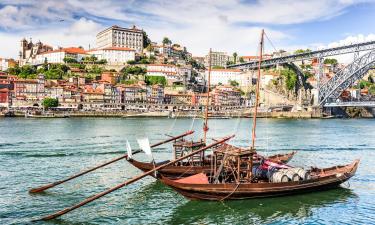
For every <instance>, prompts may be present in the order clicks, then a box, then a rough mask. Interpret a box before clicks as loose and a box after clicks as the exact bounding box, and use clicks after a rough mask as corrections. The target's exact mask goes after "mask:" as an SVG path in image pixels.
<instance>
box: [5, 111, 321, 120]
mask: <svg viewBox="0 0 375 225" xmlns="http://www.w3.org/2000/svg"><path fill="white" fill-rule="evenodd" d="M53 114H54V115H56V117H61V116H62V115H69V117H104V118H105V117H108V118H112V117H115V118H116V117H117V118H140V117H169V118H203V113H202V112H191V111H179V112H173V113H172V112H168V111H163V112H126V111H108V112H106V111H100V112H99V111H73V112H53ZM0 116H3V117H4V116H5V115H4V114H1V115H0ZM8 116H10V117H25V112H23V111H13V112H12V113H11V114H10V115H8ZM252 116H253V113H252V112H250V110H245V111H232V112H225V113H221V112H210V114H209V117H210V118H216V119H228V118H239V117H241V118H248V117H252ZM257 117H258V118H290V119H313V118H323V116H322V115H321V114H320V113H319V112H306V111H303V112H300V111H298V112H258V113H257ZM49 118H53V117H49Z"/></svg>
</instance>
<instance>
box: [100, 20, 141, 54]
mask: <svg viewBox="0 0 375 225" xmlns="http://www.w3.org/2000/svg"><path fill="white" fill-rule="evenodd" d="M143 38H144V37H143V30H141V29H138V28H137V27H136V26H133V27H131V28H123V27H119V26H116V25H115V26H111V27H109V28H107V29H105V30H103V31H101V32H99V33H98V34H97V35H96V47H97V48H98V49H104V48H109V47H121V48H131V49H134V50H135V51H136V52H137V53H142V51H143V47H144V46H143Z"/></svg>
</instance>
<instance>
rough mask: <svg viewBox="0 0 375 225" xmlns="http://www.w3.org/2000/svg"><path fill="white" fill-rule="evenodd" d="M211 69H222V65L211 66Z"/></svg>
mask: <svg viewBox="0 0 375 225" xmlns="http://www.w3.org/2000/svg"><path fill="white" fill-rule="evenodd" d="M212 69H224V66H213V67H212Z"/></svg>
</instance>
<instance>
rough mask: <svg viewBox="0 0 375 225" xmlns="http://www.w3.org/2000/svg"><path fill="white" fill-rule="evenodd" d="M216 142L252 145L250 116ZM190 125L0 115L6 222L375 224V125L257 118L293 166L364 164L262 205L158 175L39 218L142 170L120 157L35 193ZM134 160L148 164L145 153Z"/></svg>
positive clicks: (0, 192) (215, 132) (157, 152)
mask: <svg viewBox="0 0 375 225" xmlns="http://www.w3.org/2000/svg"><path fill="white" fill-rule="evenodd" d="M209 123H210V130H209V137H223V136H225V135H229V134H233V133H235V134H236V137H235V138H234V139H233V140H232V141H231V143H233V144H236V145H238V146H248V145H249V141H250V140H249V138H250V136H251V132H250V130H251V120H250V119H242V120H238V119H228V120H210V122H209ZM191 127H193V129H195V130H196V134H195V135H193V137H195V138H198V137H201V130H202V128H201V127H202V120H195V121H193V120H191V119H178V120H174V119H156V118H144V119H141V118H138V119H121V118H111V119H105V118H95V119H94V118H68V119H24V118H0V224H3V225H5V224H375V129H374V128H375V120H371V119H369V120H367V119H351V120H344V119H341V120H340V119H338V120H336V119H333V120H283V119H259V122H258V126H257V129H258V130H257V148H258V151H259V152H261V153H262V154H264V155H272V154H276V153H285V152H289V151H291V150H298V153H297V155H296V156H295V157H294V158H293V160H292V161H291V162H290V164H291V165H294V166H321V167H328V166H331V165H336V164H348V163H350V162H352V161H353V160H354V159H357V158H360V159H361V163H360V166H359V169H358V171H357V174H356V176H354V177H353V178H352V179H351V180H350V181H349V182H347V183H345V184H343V185H342V187H341V188H338V189H335V190H330V191H324V192H317V193H310V194H305V195H295V196H288V197H277V198H268V199H256V200H241V201H225V202H205V201H190V200H187V199H185V198H184V197H182V196H180V195H179V194H177V193H176V192H175V191H173V190H172V189H171V188H169V187H166V186H164V185H163V184H161V183H160V182H157V181H156V180H155V179H153V178H150V177H148V178H145V179H143V180H140V181H139V182H136V183H134V184H131V185H129V186H128V187H124V188H122V189H120V190H118V191H115V192H113V193H111V194H109V195H107V196H105V197H103V198H101V199H99V200H97V201H94V202H92V203H90V204H88V205H86V206H84V207H82V208H80V209H77V210H74V211H72V212H71V213H69V214H66V215H64V216H62V217H60V218H59V219H55V220H52V221H50V222H37V223H31V222H30V221H31V220H33V219H37V218H38V217H39V216H41V215H46V214H48V213H52V212H54V211H56V210H60V209H62V208H64V207H67V206H70V205H72V204H74V203H77V202H79V201H81V200H83V199H84V198H86V197H89V196H91V195H93V194H95V193H98V192H100V191H103V190H105V189H106V188H109V187H113V186H115V185H116V184H119V183H121V182H122V181H124V180H126V179H128V178H131V177H133V176H134V175H137V174H140V173H141V172H140V171H139V170H137V169H136V168H134V167H132V166H131V165H130V164H129V163H127V162H126V161H119V162H117V163H115V164H112V165H110V166H108V167H105V168H102V169H99V170H96V171H95V172H93V173H90V174H88V175H86V176H83V177H81V178H78V179H75V180H72V181H70V182H67V183H65V184H62V185H59V186H57V187H55V188H52V189H50V190H48V191H46V192H44V193H43V194H29V193H28V189H30V188H32V187H36V186H40V185H42V184H45V183H49V182H52V181H55V180H58V179H62V178H65V177H66V176H69V175H72V174H74V173H76V172H79V171H80V170H82V169H84V168H88V167H90V166H94V165H96V164H99V163H100V162H105V161H106V160H110V159H112V158H115V157H119V156H120V155H121V154H124V153H125V143H126V140H129V142H130V143H131V146H132V147H133V149H136V148H138V145H137V143H136V139H137V138H139V137H148V138H149V139H150V142H151V143H155V142H157V141H160V140H162V139H165V138H166V136H165V134H171V135H173V134H180V133H183V132H185V131H186V130H188V129H190V128H191ZM170 147H171V146H170V145H163V146H161V147H158V148H155V149H154V150H153V151H154V157H155V160H156V161H162V160H166V159H170V158H171V148H170ZM135 158H136V159H138V160H142V161H149V160H150V159H149V158H148V157H147V156H146V155H144V154H137V155H135Z"/></svg>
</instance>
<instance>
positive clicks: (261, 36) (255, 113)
mask: <svg viewBox="0 0 375 225" xmlns="http://www.w3.org/2000/svg"><path fill="white" fill-rule="evenodd" d="M263 40H264V29H262V32H261V34H260V45H259V62H258V76H257V87H256V92H255V107H254V116H253V130H252V134H251V138H252V140H251V150H255V138H256V135H255V128H256V126H257V111H258V104H259V89H260V68H261V66H260V64H261V63H262V57H263ZM251 161H252V159H251Z"/></svg>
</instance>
